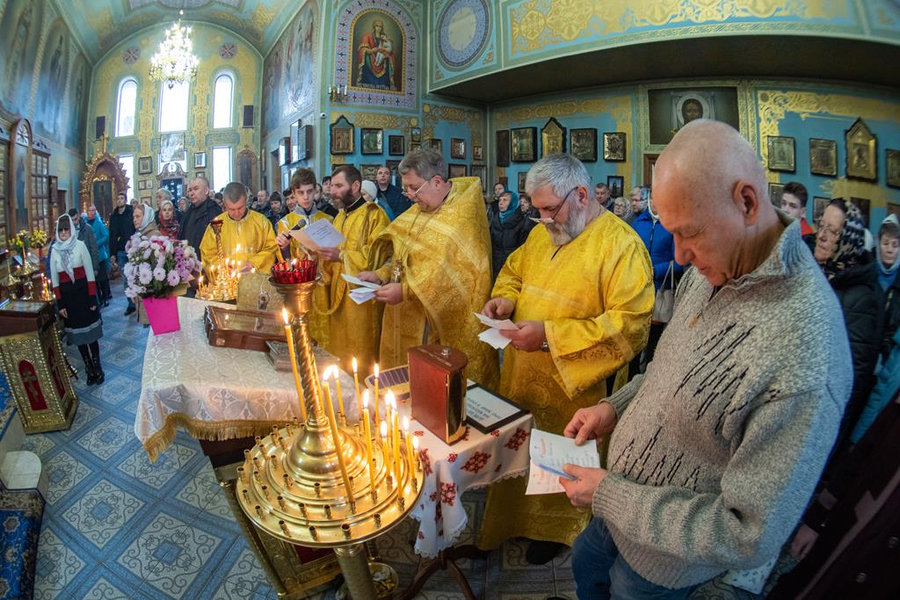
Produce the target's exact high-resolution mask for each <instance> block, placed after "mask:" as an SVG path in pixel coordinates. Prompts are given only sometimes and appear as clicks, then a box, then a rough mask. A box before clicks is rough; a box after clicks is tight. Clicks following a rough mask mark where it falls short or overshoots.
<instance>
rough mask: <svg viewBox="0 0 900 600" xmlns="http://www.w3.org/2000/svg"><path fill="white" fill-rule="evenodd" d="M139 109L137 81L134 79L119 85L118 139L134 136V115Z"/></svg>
mask: <svg viewBox="0 0 900 600" xmlns="http://www.w3.org/2000/svg"><path fill="white" fill-rule="evenodd" d="M136 109H137V81H135V80H134V79H132V78H128V79H124V80H122V83H121V84H119V98H118V100H117V102H116V137H125V136H127V135H134V114H135V111H136Z"/></svg>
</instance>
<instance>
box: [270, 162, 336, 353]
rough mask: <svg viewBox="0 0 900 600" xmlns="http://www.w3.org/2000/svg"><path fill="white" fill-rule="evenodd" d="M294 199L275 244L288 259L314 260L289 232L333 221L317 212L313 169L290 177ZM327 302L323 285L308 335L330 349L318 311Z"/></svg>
mask: <svg viewBox="0 0 900 600" xmlns="http://www.w3.org/2000/svg"><path fill="white" fill-rule="evenodd" d="M291 191H292V192H293V193H292V194H291V198H292V200H293V201H294V202H296V205H295V206H294V209H293V210H291V211H290V212H289V213H288V214H286V215H285V216H284V217H282V218H281V219H279V221H278V227H277V229H278V236H277V237H276V238H275V243H276V244H278V248H279V252H281V254H282V256H284V257H285V258H287V259H295V258H315V256H314V255H311V254H309V251H307V250H306V249H305V248H304V247H303V245H302V244H301V243H300V242H299V241H297V240H296V239H294V238H293V237H291V234H290V231H291V229H294V228H295V227H297V226H298V225H299V227H298V229H302V228H303V227H306V226H307V225H308V224H310V223H314V222H316V221H318V220H320V219H327V220H329V221H331V217H329V216H328V215H326V214H325V213H323V212H322V211H320V210H319V209H317V208H316V202H315V198H314V196H315V191H316V174H315V173H313V172H312V170H310V169H303V168H300V169H297V170H296V171H295V172H294V174H293V176H291ZM327 298H328V290H326V289H325V287H324V286H322V285H317V286H316V289H315V290H313V311H312V312H311V313H310V314H309V333H310V335H311V336H312V338H313V339H314V340H315V341H316V343H317V344H318V345H320V346H322V347H323V348H324V347H327V346H328V336H329V330H328V316H327V315H325V314H322V312H321V311H320V310H319V309H318V308H316V305H317V304H318V306H325V305H326V301H327Z"/></svg>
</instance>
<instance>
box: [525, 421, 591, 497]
mask: <svg viewBox="0 0 900 600" xmlns="http://www.w3.org/2000/svg"><path fill="white" fill-rule="evenodd" d="M528 448H529V450H530V451H531V469H530V471H529V473H528V486H527V487H526V488H525V495H526V496H533V495H538V494H557V493H559V492H563V491H565V490H563V487H562V485H561V484H560V483H559V478H560V476H563V477H568V476H567V475H565V474H564V471H563V466H564V465H566V464H573V465H579V466H582V467H589V468H599V467H600V454H599V453H598V452H597V446H596V444H593V443H587V444H584V445H582V446H576V445H575V440H574V439H572V438H567V437H564V436H561V435H556V434H554V433H548V432H546V431H541V430H540V429H534V428H532V430H531V440H530V442H529V445H528ZM569 478H571V477H569Z"/></svg>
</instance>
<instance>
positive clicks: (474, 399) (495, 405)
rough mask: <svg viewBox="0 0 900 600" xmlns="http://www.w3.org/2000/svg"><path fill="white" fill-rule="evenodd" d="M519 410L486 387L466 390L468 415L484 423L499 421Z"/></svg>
mask: <svg viewBox="0 0 900 600" xmlns="http://www.w3.org/2000/svg"><path fill="white" fill-rule="evenodd" d="M518 411H519V409H518V408H517V407H515V406H513V405H512V404H510V403H509V402H504V401H503V400H502V399H501V398H498V397H497V396H495V395H494V394H492V393H490V392H489V391H487V390H486V389H484V388H480V387H478V388H474V389H471V390H466V416H467V417H468V418H470V419H475V420H476V421H478V422H479V423H481V424H483V425H490V424H492V423H497V422H499V421H502V420H503V419H505V418H507V417H510V416H512V415H514V414H516V413H517V412H518Z"/></svg>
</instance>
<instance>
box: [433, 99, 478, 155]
mask: <svg viewBox="0 0 900 600" xmlns="http://www.w3.org/2000/svg"><path fill="white" fill-rule="evenodd" d="M440 121H455V122H457V123H466V124H467V125H468V127H469V132H470V133H471V134H472V145H475V146H478V145H481V144H483V140H484V112H482V111H480V110H477V109H472V108H462V107H459V106H447V105H444V104H423V105H422V123H423V131H422V135H423V136H424V137H425V138H426V139H430V138H433V137H434V128H435V127H436V126H437V124H438V122H440Z"/></svg>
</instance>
